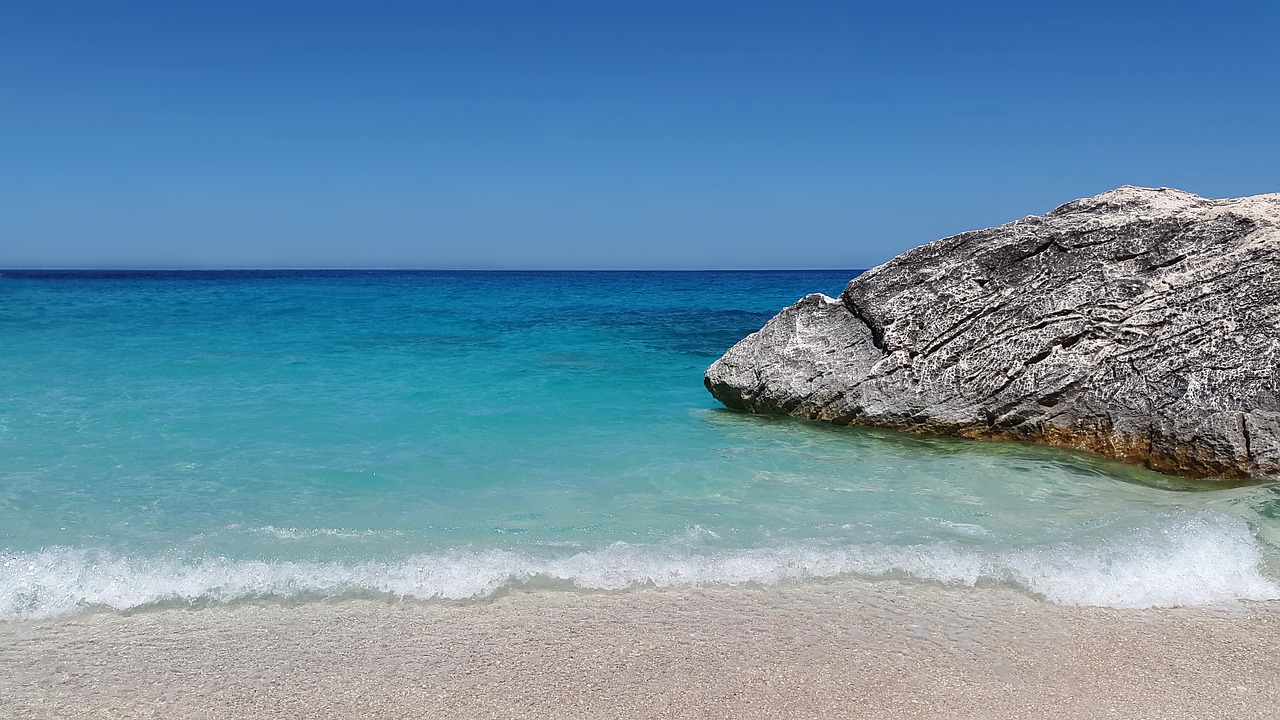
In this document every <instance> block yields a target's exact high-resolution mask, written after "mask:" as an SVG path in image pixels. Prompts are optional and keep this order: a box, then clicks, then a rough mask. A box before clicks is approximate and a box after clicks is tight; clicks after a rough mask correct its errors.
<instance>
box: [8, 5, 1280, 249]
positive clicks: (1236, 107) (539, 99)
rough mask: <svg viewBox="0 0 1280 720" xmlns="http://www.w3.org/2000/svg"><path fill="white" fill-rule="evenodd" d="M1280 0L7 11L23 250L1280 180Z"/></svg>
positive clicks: (724, 239)
mask: <svg viewBox="0 0 1280 720" xmlns="http://www.w3.org/2000/svg"><path fill="white" fill-rule="evenodd" d="M1278 37H1280V3H1277V2H1275V1H1274V0H1252V1H1250V0H1222V2H1218V3H1206V2H1178V1H1176V0H1171V1H1168V2H1159V3H1157V2H1149V3H1148V2H1125V1H1124V0H1116V1H1115V2H1096V1H1094V0H1085V1H1083V2H1072V3H1037V2H1028V1H1026V0H1021V1H1018V2H982V1H981V0H976V1H973V2H905V1H904V2H769V3H761V2H750V1H748V0H736V1H734V2H697V1H696V0H686V1H684V2H661V1H655V0H646V1H643V2H641V1H636V2H621V1H618V2H614V1H611V0H588V1H583V2H560V1H558V0H537V1H527V0H526V1H519V2H483V1H481V0H476V1H473V2H425V1H424V2H403V3H390V2H371V1H363V2H354V1H352V2H345V3H329V2H314V1H306V2H269V1H267V0H261V1H260V2H225V1H219V2H183V1H180V0H166V1H165V2H149V3H139V2H129V1H128V0H113V1H112V2H98V1H94V2H84V3H66V2H57V1H56V0H46V1H40V0H14V1H12V2H7V3H4V4H3V6H0V267H4V266H9V267H17V266H75V267H83V266H143V267H155V266H162V267H181V266H204V267H208V266H224V267H279V266H285V267H316V266H346V267H370V266H375V267H386V266H425V267H442V268H450V267H481V268H490V267H493V268H561V267H563V268H615V267H616V268H772V267H777V268H804V267H866V266H871V265H875V264H878V263H880V262H883V261H885V260H887V259H889V258H890V257H892V256H893V255H895V254H897V253H898V252H901V251H902V250H905V249H907V248H909V247H912V246H914V245H918V244H920V243H922V242H926V241H928V240H932V239H935V238H938V237H941V236H944V235H949V234H953V233H955V232H959V231H962V230H966V229H972V228H976V227H985V226H988V225H993V224H998V223H1001V222H1006V221H1008V220H1012V219H1015V218H1018V217H1022V216H1024V215H1027V214H1031V213H1039V212H1044V211H1047V210H1049V209H1051V208H1052V207H1054V206H1055V205H1057V204H1059V203H1062V202H1065V201H1067V200H1070V199H1073V198H1076V197H1081V196H1087V195H1093V194H1096V193H1098V192H1102V191H1104V190H1108V189H1111V188H1113V187H1116V186H1118V185H1122V184H1125V183H1130V184H1138V185H1169V186H1174V187H1180V188H1182V189H1185V190H1189V191H1192V192H1196V193H1199V194H1201V195H1206V196H1238V195H1249V194H1255V193H1261V192H1275V191H1280V40H1278V39H1277V38H1278Z"/></svg>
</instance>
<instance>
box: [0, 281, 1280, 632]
mask: <svg viewBox="0 0 1280 720" xmlns="http://www.w3.org/2000/svg"><path fill="white" fill-rule="evenodd" d="M855 274H856V271H851V270H840V271H820V272H817V271H815V272H635V273H632V272H564V273H561V272H545V273H524V272H416V271H403V272H400V271H234V272H232V271H227V272H197V271H191V272H91V271H3V272H0V619H7V620H13V619H23V618H44V617H54V616H60V615H67V614H73V613H80V612H86V611H103V610H106V611H118V610H127V609H133V608H143V607H150V606H174V605H177V606H187V605H195V606H204V605H208V604H214V603H224V602H234V601H240V600H245V599H255V600H267V601H271V600H274V599H280V600H288V601H291V602H292V601H300V600H308V599H315V598H328V597H334V596H376V597H388V598H402V599H406V600H413V599H425V600H430V599H444V600H471V599H481V600H483V599H485V598H490V597H492V596H494V595H495V594H496V593H501V592H504V591H505V590H508V589H511V588H520V587H536V588H541V589H548V590H552V591H564V592H591V591H599V590H609V591H626V589H628V588H636V587H645V586H659V587H667V586H689V585H706V584H715V585H720V584H741V583H755V584H762V585H770V584H775V583H791V582H805V581H812V580H818V581H821V580H822V579H825V578H835V577H842V576H857V577H865V578H873V579H874V578H881V577H891V578H896V579H899V580H903V579H905V580H907V581H910V582H920V583H930V584H935V585H938V584H941V585H948V586H958V587H962V588H963V587H968V586H975V585H1006V586H1012V587H1014V588H1017V589H1019V590H1021V591H1022V592H1025V593H1027V594H1029V595H1032V596H1034V597H1036V598H1040V599H1042V600H1043V601H1045V602H1052V603H1061V604H1073V605H1100V606H1114V607H1153V606H1170V605H1203V604H1221V603H1230V602H1233V601H1235V600H1239V599H1276V598H1280V519H1278V518H1280V486H1277V485H1274V484H1273V485H1261V486H1252V487H1243V488H1235V489H1214V490H1208V491H1203V490H1201V489H1200V486H1199V485H1196V484H1192V483H1186V482H1181V481H1176V480H1173V479H1170V478H1166V477H1163V476H1159V475H1155V474H1152V473H1147V472H1145V471H1141V470H1137V469H1132V468H1126V467H1123V466H1120V465H1117V464H1114V463H1110V462H1106V461H1102V460H1099V459H1096V458H1092V457H1089V456H1085V455H1081V454H1076V453H1069V452H1063V451H1056V450H1051V449H1047V448H1039V447H1030V446H1022V445H1012V444H990V443H977V442H967V441H956V440H947V439H936V438H925V437H918V436H911V435H904V434H899V433H895V432H889V431H881V430H867V429H856V428H838V427H832V426H827V425H822V424H815V423H809V422H803V421H798V420H793V419H785V418H770V417H759V416H749V415H744V414H740V413H735V412H731V411H729V410H726V409H724V408H722V407H720V406H719V405H718V403H716V401H715V400H714V399H713V398H712V397H711V396H710V395H709V394H708V393H707V392H706V391H705V389H704V388H703V386H702V372H703V370H704V369H705V368H706V366H707V365H708V364H710V363H711V362H712V361H713V360H715V359H716V358H717V357H718V356H719V355H720V353H722V352H723V351H724V350H725V349H727V348H728V347H729V346H730V345H731V344H733V343H734V342H735V341H737V340H738V339H739V338H741V337H743V336H744V335H746V334H748V333H750V332H752V331H754V330H756V329H757V328H759V327H760V326H761V325H763V324H764V322H765V321H766V320H767V319H768V318H769V317H771V316H772V315H773V313H775V312H777V311H778V310H780V309H781V308H782V307H784V306H785V305H788V304H790V303H791V302H793V301H795V300H796V299H797V298H799V297H801V296H803V295H805V294H807V293H809V292H825V293H827V294H829V295H835V294H838V293H839V291H840V290H841V288H842V287H843V285H844V283H845V282H847V281H848V280H849V278H851V277H853V276H854V275H855Z"/></svg>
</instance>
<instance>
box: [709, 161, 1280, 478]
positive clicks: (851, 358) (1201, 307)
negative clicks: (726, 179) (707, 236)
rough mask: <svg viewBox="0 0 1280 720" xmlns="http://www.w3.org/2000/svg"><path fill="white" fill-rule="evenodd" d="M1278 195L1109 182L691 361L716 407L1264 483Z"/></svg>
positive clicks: (934, 250) (900, 265) (813, 300)
mask: <svg viewBox="0 0 1280 720" xmlns="http://www.w3.org/2000/svg"><path fill="white" fill-rule="evenodd" d="M1278 370H1280V193H1278V194H1271V195H1258V196H1255V197H1248V198H1239V199H1231V200H1210V199H1205V198H1201V197H1198V196H1196V195H1192V194H1190V193H1185V192H1181V191H1179V190H1173V189H1169V188H1159V189H1148V188H1137V187H1127V186H1126V187H1122V188H1120V189H1118V190H1112V191H1110V192H1106V193H1103V194H1101V195H1098V196H1097V197H1092V198H1088V199H1085V200H1076V201H1075V202H1071V203H1067V204H1066V205H1063V206H1062V207H1059V208H1058V209H1056V210H1054V211H1052V212H1050V213H1048V214H1046V215H1041V216H1032V217H1028V218H1025V219H1022V220H1018V221H1016V222H1012V223H1009V224H1007V225H1002V226H1000V227H996V228H990V229H987V230H978V231H974V232H966V233H962V234H960V235H955V236H953V237H949V238H944V239H942V240H938V241H936V242H932V243H929V244H928V245H924V246H921V247H918V248H916V249H914V250H911V251H908V252H906V253H904V254H902V255H900V256H898V257H897V258H894V259H893V260H892V261H890V262H888V263H886V264H884V265H881V266H880V267H877V268H875V269H873V270H870V271H868V272H866V273H864V274H862V275H860V276H858V277H857V278H855V279H854V280H853V281H851V282H850V283H849V285H848V286H847V287H846V288H845V290H844V292H843V293H842V294H841V295H840V297H839V298H835V299H833V298H829V297H827V296H825V295H820V294H814V295H809V296H807V297H805V298H803V299H802V300H800V301H799V302H797V303H796V304H795V305H793V306H791V307H789V308H787V309H785V310H783V311H782V312H781V313H779V314H778V315H777V316H776V317H774V318H773V319H772V320H770V321H769V322H768V323H767V324H766V325H765V326H764V327H763V328H762V329H760V330H759V331H758V332H755V333H753V334H751V335H749V336H748V337H746V338H745V339H743V340H742V341H740V342H739V343H738V344H736V345H734V346H733V347H732V348H730V349H729V351H728V352H726V353H725V354H724V356H723V357H721V358H720V359H719V360H717V361H716V362H715V363H714V364H713V365H712V366H711V367H710V368H708V369H707V371H706V377H705V382H706V386H707V389H709V390H710V391H711V394H712V395H714V396H715V397H716V398H717V399H718V400H720V401H721V402H723V403H724V404H725V405H727V406H729V407H731V408H737V409H740V410H747V411H750V412H757V413H781V414H787V415H795V416H798V417H803V418H810V419H815V420H826V421H829V422H834V423H841V424H846V425H876V426H885V427H895V428H902V429H907V430H915V431H921V432H931V433H940V434H947V435H958V436H961V437H970V438H988V439H1015V440H1027V441H1032V442H1038V443H1045V444H1050V445H1060V446H1066V447H1071V448H1078V449H1082V450H1088V451H1092V452H1095V453H1099V454H1102V455H1105V456H1108V457H1112V458H1116V459H1119V460H1123V461H1126V462H1130V463H1135V464H1139V465H1145V466H1147V467H1149V468H1151V469H1153V470H1157V471H1161V472H1167V473H1173V474H1178V475H1184V476H1190V477H1224V478H1264V477H1267V478H1275V477H1277V476H1280V395H1278V391H1277V385H1278V375H1280V372H1278Z"/></svg>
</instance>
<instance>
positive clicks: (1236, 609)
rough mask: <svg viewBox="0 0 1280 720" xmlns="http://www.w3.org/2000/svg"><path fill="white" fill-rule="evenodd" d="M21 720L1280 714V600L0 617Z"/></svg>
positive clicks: (1, 684) (248, 609)
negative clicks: (1209, 604) (1149, 605)
mask: <svg viewBox="0 0 1280 720" xmlns="http://www.w3.org/2000/svg"><path fill="white" fill-rule="evenodd" d="M0 647H3V650H0V658H3V660H2V662H0V666H2V667H3V668H4V672H3V673H0V702H3V705H4V707H6V708H8V710H7V711H6V712H7V713H8V715H10V716H12V717H16V718H80V717H84V718H89V717H93V718H111V717H128V718H217V717H235V718H267V717H306V718H349V717H369V718H372V717H424V718H429V717H470V718H490V717H492V718H499V717H600V718H611V717H725V718H728V717H734V718H743V717H762V718H763V717H847V718H1027V717H1053V718H1100V717H1119V718H1166V719H1167V718H1198V719H1206V718H1233V719H1235V720H1242V719H1246V718H1274V717H1276V707H1277V703H1278V702H1280V673H1277V672H1276V669H1275V660H1276V657H1277V651H1276V648H1277V647H1280V603H1276V602H1263V603H1236V604H1232V605H1229V606H1223V607H1219V608H1194V609H1191V608H1172V609H1160V610H1117V609H1107V608H1096V607H1093V608H1081V607H1066V606H1060V605H1053V604H1050V603H1046V602H1044V601H1042V600H1038V599H1035V598H1031V597H1028V596H1027V595H1025V594H1022V593H1019V592H1016V591H1012V590H1007V589H1003V588H998V587H989V588H976V589H975V588H964V589H948V588H942V587H938V586H933V585H926V584H921V583H914V582H899V581H895V580H883V581H872V582H868V581H862V580H852V579H849V580H836V581H830V582H822V583H799V584H791V585H786V584H784V585H781V586H773V587H762V586H743V587H708V588H684V589H676V590H671V589H667V590H654V589H640V590H634V591H629V592H621V593H604V592H595V593H574V592H559V591H550V592H548V591H536V590H527V591H512V592H509V593H505V594H502V595H500V596H498V597H496V598H493V599H491V600H488V601H484V602H465V603H449V602H419V601H410V602H403V603H402V602H397V601H394V600H389V599H376V598H364V599H342V600H330V601H325V600H316V601H310V602H256V603H238V604H233V605H226V606H211V607H204V608H190V607H170V608H163V607H161V608H149V609H142V610H138V611H133V612H129V613H107V612H99V613H89V614H83V615H79V616H74V617H71V618H64V619H57V620H51V621H21V622H10V623H5V624H3V625H0Z"/></svg>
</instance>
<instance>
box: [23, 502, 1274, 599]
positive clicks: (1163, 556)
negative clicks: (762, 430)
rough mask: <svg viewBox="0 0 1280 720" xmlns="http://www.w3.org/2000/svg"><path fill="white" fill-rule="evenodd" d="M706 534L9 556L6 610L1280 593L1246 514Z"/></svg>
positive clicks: (52, 552) (1258, 596) (1267, 596)
mask: <svg viewBox="0 0 1280 720" xmlns="http://www.w3.org/2000/svg"><path fill="white" fill-rule="evenodd" d="M703 535H704V533H701V532H691V533H690V534H689V535H688V536H685V537H681V538H677V539H673V540H671V541H669V542H667V543H664V544H655V545H640V544H628V543H621V542H620V543H615V544H613V545H610V546H608V547H604V548H600V549H595V550H573V549H570V548H565V547H552V546H539V547H534V548H531V549H526V550H519V551H517V550H511V549H479V550H477V549H472V550H456V551H451V552H446V553H441V554H431V555H415V556H412V557H409V558H406V559H404V560H401V561H397V562H389V563H384V562H362V563H350V564H342V563H316V562H264V561H254V560H230V559H226V558H221V557H216V558H207V557H206V558H196V559H188V558H182V557H177V556H174V557H152V558H141V557H126V556H120V555H117V554H113V553H110V552H107V551H102V550H86V549H72V548H50V549H46V550H42V551H39V552H33V553H7V554H0V618H3V619H10V620H12V619H21V618H47V617H54V616H58V615H65V614H68V613H75V612H80V611H84V610H87V609H94V608H100V609H116V610H126V609H130V608H137V607H143V606H148V605H155V604H158V603H193V604H194V603H208V602H214V603H221V602H229V601H234V600H241V599H254V598H287V597H316V596H320V597H324V596H333V595H342V594H350V593H370V592H372V593H380V594H386V595H391V596H396V597H401V598H422V599H430V598H437V599H451V600H461V599H468V598H482V597H487V596H489V595H492V594H493V593H494V592H496V591H497V590H499V589H500V588H503V587H506V586H511V585H515V584H519V583H528V582H540V583H551V584H555V585H559V586H562V587H566V588H570V587H572V588H583V589H597V590H622V589H626V588H632V587H637V586H656V587H678V586H695V585H708V584H729V585H733V584H742V583H761V584H773V583H777V582H780V581H784V580H803V579H810V578H832V577H839V576H842V575H857V576H863V577H883V576H888V575H893V576H909V577H913V578H917V579H920V580H926V581H932V582H937V583H942V584H946V585H952V586H973V585H975V584H977V583H979V582H981V581H990V582H1003V583H1012V584H1014V585H1016V586H1019V587H1022V588H1023V589H1025V590H1027V591H1029V592H1031V593H1034V594H1037V595H1040V596H1042V597H1044V598H1045V599H1047V600H1049V601H1051V602H1055V603H1060V604H1068V605H1095V606H1107V607H1122V608H1145V607H1168V606H1176V605H1212V604H1222V603H1229V602H1233V601H1237V600H1275V599H1280V586H1277V584H1276V583H1275V582H1274V581H1273V580H1271V579H1269V578H1268V577H1267V576H1266V575H1265V574H1264V569H1263V565H1264V563H1263V560H1262V555H1261V552H1260V550H1259V547H1258V544H1257V541H1256V540H1255V539H1254V537H1253V535H1252V533H1251V532H1250V530H1249V528H1248V526H1247V525H1246V524H1245V522H1244V521H1243V520H1241V519H1240V518H1237V517H1235V516H1230V515H1223V514H1213V513H1198V514H1186V515H1176V516H1172V517H1171V518H1169V519H1168V521H1167V522H1165V523H1163V524H1162V525H1161V526H1159V527H1143V528H1136V529H1132V530H1130V531H1128V532H1125V533H1120V534H1115V535H1113V536H1111V537H1109V538H1104V539H1101V540H1094V541H1092V542H1090V543H1087V544H1082V543H1063V544H1057V545H1049V546H1042V547H1036V548H1031V549H1025V550H1017V551H990V550H982V549H978V548H975V547H972V546H964V545H959V544H956V543H952V542H934V543H925V544H918V545H908V546H897V545H887V544H860V545H839V544H833V543H829V542H817V541H813V542H807V543H803V542H796V543H789V544H783V545H779V546H774V547H759V548H747V549H712V548H708V547H706V546H705V545H703V544H702V543H701V541H700V537H701V536H703Z"/></svg>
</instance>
